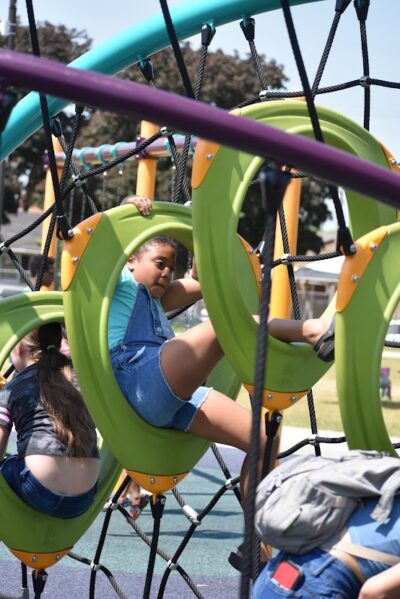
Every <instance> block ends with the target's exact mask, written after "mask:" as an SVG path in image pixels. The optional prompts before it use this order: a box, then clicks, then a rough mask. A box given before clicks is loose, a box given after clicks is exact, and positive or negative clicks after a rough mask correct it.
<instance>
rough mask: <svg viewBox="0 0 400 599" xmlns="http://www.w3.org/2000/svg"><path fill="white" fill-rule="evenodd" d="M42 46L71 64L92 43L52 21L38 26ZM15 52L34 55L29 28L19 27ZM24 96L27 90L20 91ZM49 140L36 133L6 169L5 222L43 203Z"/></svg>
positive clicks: (1, 43)
mask: <svg viewBox="0 0 400 599" xmlns="http://www.w3.org/2000/svg"><path fill="white" fill-rule="evenodd" d="M37 31H38V39H39V47H40V52H41V56H43V57H44V58H50V59H52V60H55V61H58V62H62V63H68V62H70V61H71V60H74V59H75V58H77V57H78V56H80V55H81V54H82V53H84V52H86V51H87V50H88V49H89V48H90V46H91V40H90V38H89V37H88V35H87V33H86V31H79V30H77V29H75V28H74V29H68V28H67V27H65V26H64V25H52V24H51V23H49V22H48V21H45V22H44V23H38V25H37ZM5 46H6V40H5V38H4V37H2V36H0V47H5ZM15 50H17V51H18V52H24V53H27V54H32V46H31V42H30V35H29V28H28V27H22V26H20V25H19V24H17V27H16V35H15ZM18 91H19V92H20V97H22V96H23V95H24V94H25V93H26V91H25V90H18ZM63 120H64V128H65V131H66V133H67V134H68V131H69V130H70V123H71V121H72V119H71V117H69V116H67V115H64V116H63ZM45 151H46V140H45V136H44V133H43V129H40V130H39V131H38V132H36V133H35V134H34V135H33V136H32V137H31V138H30V139H29V140H27V141H26V142H25V143H24V144H22V145H21V146H20V147H19V148H18V150H17V151H16V152H14V153H13V154H12V155H11V156H10V157H9V160H8V162H7V166H6V178H5V189H6V203H5V215H4V218H3V220H4V222H7V213H15V212H16V209H17V204H18V203H21V204H23V205H25V206H28V205H31V204H35V203H37V204H40V205H42V204H43V191H44V185H43V181H44V175H45V171H44V160H43V158H44V155H45Z"/></svg>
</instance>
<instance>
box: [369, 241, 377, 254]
mask: <svg viewBox="0 0 400 599" xmlns="http://www.w3.org/2000/svg"><path fill="white" fill-rule="evenodd" d="M377 247H378V244H377V243H374V242H372V243H370V244H369V249H370V250H371V252H374V251H375V250H376V248H377Z"/></svg>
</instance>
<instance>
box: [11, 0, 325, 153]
mask: <svg viewBox="0 0 400 599" xmlns="http://www.w3.org/2000/svg"><path fill="white" fill-rule="evenodd" d="M324 1H325V0H290V4H291V5H293V6H294V5H297V4H307V3H310V2H324ZM280 6H281V4H280V0H203V1H202V2H198V0H187V1H186V2H184V3H182V4H181V5H179V6H177V7H176V8H174V9H171V17H172V21H173V23H174V27H175V30H176V33H177V36H178V38H179V39H181V40H182V39H186V38H188V37H191V36H193V35H195V34H196V33H199V32H200V29H201V26H202V25H203V24H204V23H209V24H212V25H213V26H214V27H218V26H220V25H225V24H226V23H230V22H231V21H235V20H237V19H242V18H246V17H251V16H253V15H256V14H260V13H263V12H268V11H272V10H276V9H279V8H280ZM167 46H169V38H168V34H167V30H166V27H165V23H164V19H163V17H162V14H161V11H160V14H158V15H156V16H155V17H152V18H150V19H146V20H145V21H143V22H142V23H137V24H135V25H134V26H133V27H130V28H129V29H126V30H125V31H122V32H121V33H119V34H118V35H116V36H113V37H112V38H110V39H109V40H108V41H107V42H105V43H104V44H102V45H100V46H98V47H97V48H93V49H92V50H90V51H89V52H86V54H83V55H82V56H80V57H79V58H77V59H76V60H74V61H73V62H72V63H71V64H70V66H73V67H77V68H80V69H85V70H89V71H97V72H99V73H104V74H107V75H114V74H116V73H118V72H120V71H122V70H123V69H125V68H127V67H129V66H130V65H132V64H134V63H136V62H138V61H140V60H141V59H142V58H146V57H148V56H150V55H151V54H154V53H155V52H159V51H160V50H162V49H163V48H165V47H167ZM47 101H48V106H49V113H50V115H55V114H57V113H58V112H60V111H61V110H62V109H63V108H64V107H65V106H66V105H67V104H68V102H66V101H65V100H60V99H58V98H54V97H49V96H48V97H47ZM41 124H42V116H41V112H40V104H39V95H38V94H37V93H34V92H32V93H30V94H28V95H27V96H25V97H24V98H23V99H22V100H21V101H20V102H19V103H18V104H17V106H16V107H15V108H14V110H13V111H12V113H11V116H10V118H9V120H8V123H7V126H6V128H5V129H4V131H3V133H2V135H1V144H0V160H3V159H4V158H6V157H7V156H8V155H9V154H11V152H13V151H14V150H15V148H17V147H18V146H20V145H21V144H22V143H23V142H24V141H25V140H26V139H27V138H28V137H29V136H30V135H32V134H33V133H34V132H35V131H36V130H37V129H38V128H39V127H40V126H41Z"/></svg>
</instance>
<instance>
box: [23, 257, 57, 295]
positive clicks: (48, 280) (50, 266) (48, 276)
mask: <svg viewBox="0 0 400 599" xmlns="http://www.w3.org/2000/svg"><path fill="white" fill-rule="evenodd" d="M42 258H43V256H41V255H39V256H34V257H33V258H32V259H31V261H30V264H29V269H30V273H31V280H32V285H33V288H34V289H35V287H36V280H37V277H38V274H39V272H40V266H41V263H42ZM55 267H56V261H55V260H54V258H51V257H50V256H49V257H47V259H46V263H45V268H44V272H43V278H42V284H41V287H40V288H41V289H42V290H44V291H46V290H52V289H54V274H55Z"/></svg>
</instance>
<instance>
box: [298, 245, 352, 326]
mask: <svg viewBox="0 0 400 599" xmlns="http://www.w3.org/2000/svg"><path fill="white" fill-rule="evenodd" d="M343 260H344V257H343V256H337V257H336V258H330V259H329V260H319V261H317V262H302V263H300V265H299V266H298V268H297V269H295V277H296V286H297V293H298V297H299V303H300V311H301V316H302V318H318V317H319V316H321V314H322V313H323V312H324V310H325V308H326V307H327V306H328V304H329V303H330V302H331V301H332V299H333V297H334V295H335V293H336V290H337V285H338V280H339V274H340V270H341V268H342V264H343ZM304 264H305V265H306V266H304Z"/></svg>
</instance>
